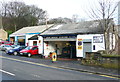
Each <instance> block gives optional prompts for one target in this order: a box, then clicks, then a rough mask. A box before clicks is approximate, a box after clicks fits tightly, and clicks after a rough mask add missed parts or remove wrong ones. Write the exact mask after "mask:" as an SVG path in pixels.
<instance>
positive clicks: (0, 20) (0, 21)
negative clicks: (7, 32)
mask: <svg viewBox="0 0 120 82" xmlns="http://www.w3.org/2000/svg"><path fill="white" fill-rule="evenodd" d="M0 29H3V25H2V16H0Z"/></svg>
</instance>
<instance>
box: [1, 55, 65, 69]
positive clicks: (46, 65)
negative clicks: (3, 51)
mask: <svg viewBox="0 0 120 82" xmlns="http://www.w3.org/2000/svg"><path fill="white" fill-rule="evenodd" d="M0 57H1V58H5V59H9V60H14V61H19V62H24V63H29V64H33V65H38V66H44V67H51V68H58V69H63V68H59V67H55V66H49V65H45V64H40V63H34V62H30V61H24V60H19V59H14V58H8V57H4V56H0Z"/></svg>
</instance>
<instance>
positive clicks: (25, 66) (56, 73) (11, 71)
mask: <svg viewBox="0 0 120 82" xmlns="http://www.w3.org/2000/svg"><path fill="white" fill-rule="evenodd" d="M5 55H6V54H5V53H4V54H3V53H2V55H0V60H2V69H0V72H2V80H118V79H116V78H109V77H104V76H99V75H95V74H91V73H85V72H78V71H74V70H68V69H61V68H57V67H54V66H50V65H43V64H37V63H34V62H28V61H24V60H18V59H15V58H14V57H13V58H12V56H11V55H7V56H5ZM16 57H19V56H16ZM26 58H27V57H26Z"/></svg>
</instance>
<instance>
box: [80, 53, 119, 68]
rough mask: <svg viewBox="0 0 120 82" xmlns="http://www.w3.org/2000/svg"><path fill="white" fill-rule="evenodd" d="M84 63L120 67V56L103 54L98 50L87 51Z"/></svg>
mask: <svg viewBox="0 0 120 82" xmlns="http://www.w3.org/2000/svg"><path fill="white" fill-rule="evenodd" d="M82 64H83V65H91V66H100V67H105V68H114V69H120V56H103V55H101V54H100V53H98V52H86V58H85V59H83V60H82Z"/></svg>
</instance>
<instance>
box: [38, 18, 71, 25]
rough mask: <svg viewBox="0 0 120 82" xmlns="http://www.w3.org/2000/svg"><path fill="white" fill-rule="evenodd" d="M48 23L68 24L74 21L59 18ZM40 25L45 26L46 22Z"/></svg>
mask: <svg viewBox="0 0 120 82" xmlns="http://www.w3.org/2000/svg"><path fill="white" fill-rule="evenodd" d="M47 23H48V24H67V23H72V19H70V18H62V17H58V18H53V19H49V20H48V21H47ZM40 24H45V22H41V23H40Z"/></svg>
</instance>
